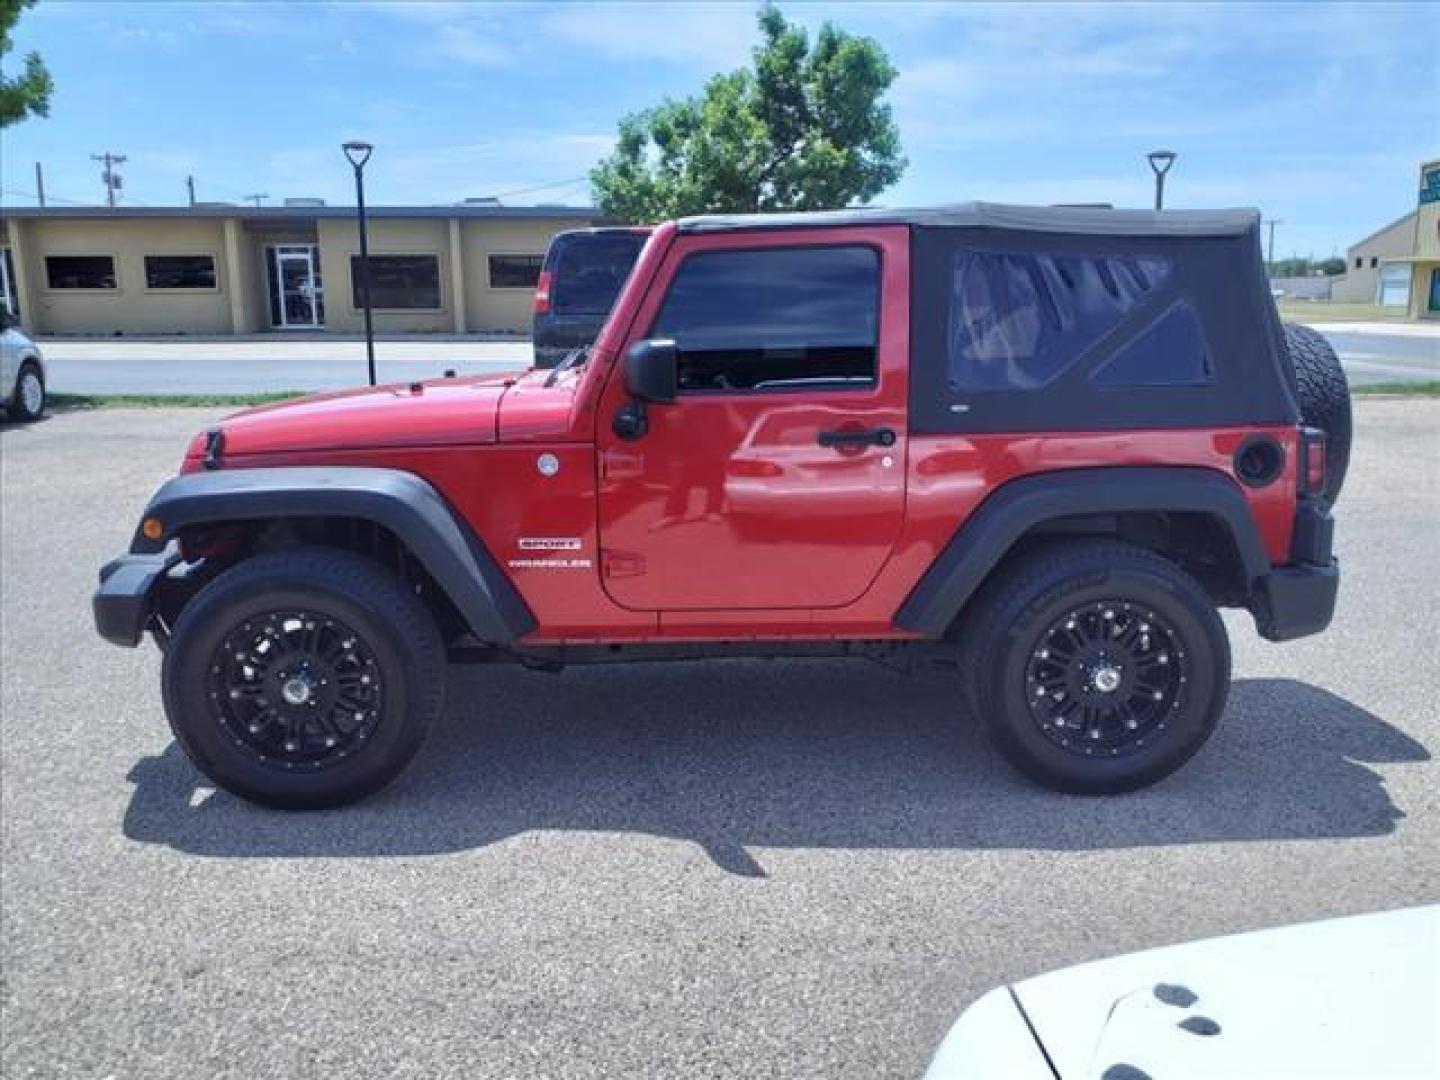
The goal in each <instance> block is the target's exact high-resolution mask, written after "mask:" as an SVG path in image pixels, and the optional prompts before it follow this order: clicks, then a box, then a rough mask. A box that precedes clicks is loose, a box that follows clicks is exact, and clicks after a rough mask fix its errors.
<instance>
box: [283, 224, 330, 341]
mask: <svg viewBox="0 0 1440 1080" xmlns="http://www.w3.org/2000/svg"><path fill="white" fill-rule="evenodd" d="M270 321H271V323H272V325H274V326H275V327H276V328H277V329H280V330H299V329H312V330H313V329H315V328H316V327H320V326H324V325H325V290H324V288H323V287H322V286H321V284H320V251H319V248H317V247H316V246H315V245H314V244H277V245H275V246H274V247H272V248H271V249H270Z"/></svg>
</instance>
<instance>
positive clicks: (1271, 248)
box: [1265, 218, 1285, 266]
mask: <svg viewBox="0 0 1440 1080" xmlns="http://www.w3.org/2000/svg"><path fill="white" fill-rule="evenodd" d="M1283 224H1285V223H1284V222H1283V221H1281V220H1280V219H1279V218H1271V219H1270V243H1269V245H1268V246H1267V247H1266V252H1267V254H1266V256H1265V261H1266V262H1267V263H1269V264H1270V265H1271V266H1274V265H1275V226H1276V225H1283Z"/></svg>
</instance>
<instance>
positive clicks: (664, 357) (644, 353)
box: [625, 338, 679, 405]
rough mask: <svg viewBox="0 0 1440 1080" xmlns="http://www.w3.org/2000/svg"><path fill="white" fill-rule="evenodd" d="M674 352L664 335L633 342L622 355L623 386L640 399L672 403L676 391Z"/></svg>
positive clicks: (677, 377)
mask: <svg viewBox="0 0 1440 1080" xmlns="http://www.w3.org/2000/svg"><path fill="white" fill-rule="evenodd" d="M677 360H678V351H677V350H676V348H675V342H673V341H670V340H669V339H666V338H654V339H651V340H649V341H637V342H636V343H635V344H634V345H631V346H630V351H629V352H627V353H626V354H625V388H626V389H627V390H629V391H630V394H631V396H633V397H635V398H636V399H638V400H640V401H650V402H654V403H655V404H657V405H671V404H674V401H675V397H676V394H677V393H678V392H679V383H678V379H679V374H678V370H677Z"/></svg>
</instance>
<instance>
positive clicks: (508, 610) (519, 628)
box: [97, 466, 536, 643]
mask: <svg viewBox="0 0 1440 1080" xmlns="http://www.w3.org/2000/svg"><path fill="white" fill-rule="evenodd" d="M297 517H340V518H358V519H360V520H363V521H370V522H374V523H375V524H377V525H380V526H383V527H384V528H386V529H388V530H389V531H390V532H392V533H394V534H395V536H396V537H397V538H399V540H400V541H401V542H402V543H403V544H404V545H405V546H406V547H407V548H408V549H409V550H410V553H411V554H412V555H414V556H415V558H416V559H417V560H418V561H419V562H420V564H421V565H422V566H423V567H424V568H425V570H426V572H428V573H429V575H430V576H431V577H432V578H433V579H434V580H435V583H436V584H437V585H438V586H439V587H440V588H441V589H442V590H443V591H444V592H445V594H446V595H447V596H448V597H449V598H450V601H451V602H452V603H453V604H454V605H455V607H456V609H457V610H458V611H459V612H460V614H461V616H462V617H463V618H464V619H465V621H466V623H467V624H468V625H469V627H470V630H471V632H472V633H473V634H474V635H475V636H476V637H477V638H478V639H480V640H481V641H485V642H494V643H509V642H513V641H515V640H516V639H518V638H520V637H522V636H523V635H525V634H527V633H529V632H530V631H531V630H533V629H534V628H535V626H536V622H535V616H534V615H533V614H532V613H531V611H530V609H529V607H528V606H527V605H526V604H525V601H524V599H523V598H522V597H521V596H520V594H519V593H518V592H517V591H516V590H515V587H514V585H512V584H511V583H510V579H509V578H507V577H506V576H505V574H504V572H503V571H502V570H501V569H500V566H499V564H498V563H496V562H495V560H494V558H493V557H491V555H490V553H489V551H487V550H486V549H485V545H484V544H483V543H481V542H480V540H479V538H478V537H476V536H475V534H474V532H473V531H472V530H471V529H470V528H469V526H468V525H466V524H465V522H464V521H463V520H461V519H460V517H459V516H458V515H457V514H456V513H455V512H454V510H452V509H451V508H450V505H449V503H447V502H446V501H445V499H444V497H443V496H442V495H441V494H440V493H439V492H438V491H437V490H435V488H434V487H433V486H431V485H430V484H429V483H427V482H426V481H425V480H423V479H421V478H420V477H418V476H416V475H415V474H414V473H408V472H403V471H401V470H398V469H379V468H365V467H355V466H333V467H327V466H295V467H286V468H270V469H220V470H216V471H213V472H203V473H186V474H184V475H181V476H177V477H175V478H174V479H172V480H169V481H167V482H166V483H165V484H164V485H163V486H162V487H161V488H160V490H159V491H157V492H156V493H155V495H154V497H153V498H152V499H151V500H150V504H149V505H148V506H147V507H146V508H145V513H144V515H143V518H142V521H149V520H152V519H153V520H155V521H158V522H160V528H159V530H158V531H156V533H155V536H154V537H151V536H147V535H146V534H145V532H144V531H142V528H140V527H137V528H136V530H135V535H134V538H133V539H132V540H131V543H130V551H131V553H132V554H133V555H158V554H159V553H160V552H162V551H164V549H165V547H166V546H167V545H168V544H169V543H170V542H171V541H172V540H173V539H174V538H175V537H177V536H178V535H179V534H180V532H181V531H182V530H184V529H185V528H186V527H188V526H193V525H202V524H221V523H225V522H232V521H266V520H274V519H283V518H297ZM154 581H155V578H154V577H151V578H149V585H150V586H153V584H154ZM136 583H137V584H138V583H139V578H138V577H137V579H136ZM147 588H148V587H147ZM97 599H98V596H97Z"/></svg>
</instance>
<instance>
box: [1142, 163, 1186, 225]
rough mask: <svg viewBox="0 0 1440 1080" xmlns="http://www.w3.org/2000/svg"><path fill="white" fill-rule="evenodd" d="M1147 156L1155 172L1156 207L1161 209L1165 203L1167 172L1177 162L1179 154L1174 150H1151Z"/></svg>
mask: <svg viewBox="0 0 1440 1080" xmlns="http://www.w3.org/2000/svg"><path fill="white" fill-rule="evenodd" d="M1145 156H1146V157H1147V158H1148V159H1149V161H1150V168H1151V170H1152V171H1154V173H1155V209H1156V210H1159V209H1162V208H1163V207H1164V205H1165V174H1166V173H1167V172H1169V171H1170V166H1171V165H1174V164H1175V159H1176V158H1177V157H1178V156H1179V155H1178V154H1176V153H1175V151H1174V150H1151V151H1150V153H1148V154H1146V155H1145Z"/></svg>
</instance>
